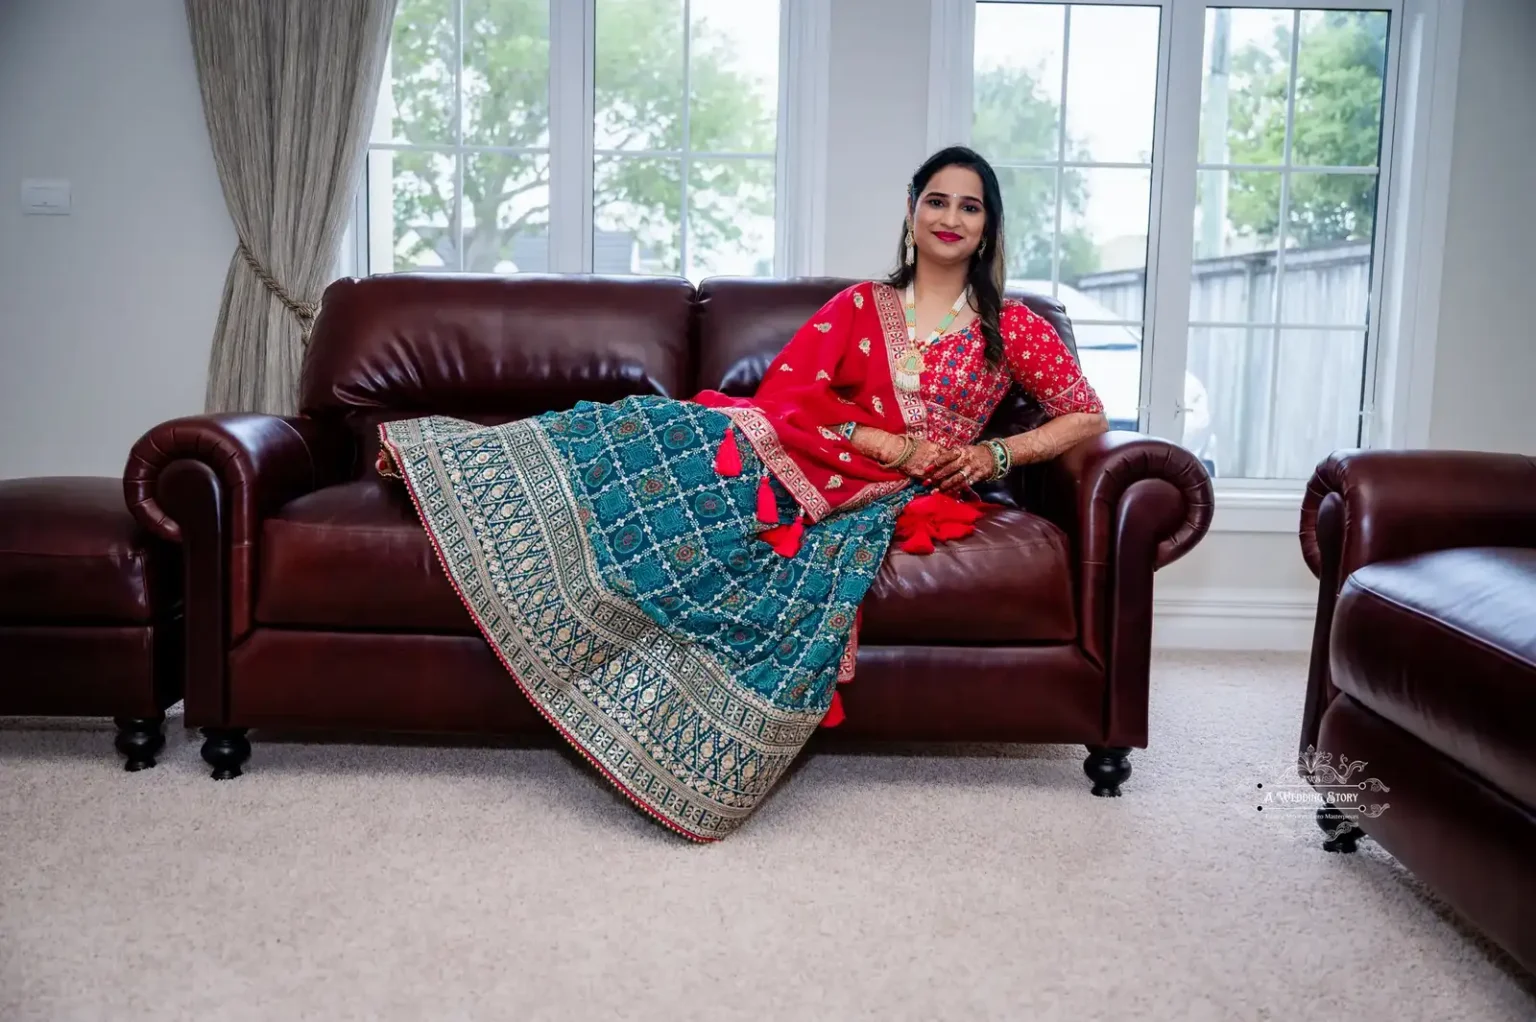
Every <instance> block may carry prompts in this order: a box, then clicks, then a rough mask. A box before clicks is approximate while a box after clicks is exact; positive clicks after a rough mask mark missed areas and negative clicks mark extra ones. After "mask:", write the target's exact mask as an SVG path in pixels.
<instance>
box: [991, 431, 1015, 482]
mask: <svg viewBox="0 0 1536 1022" xmlns="http://www.w3.org/2000/svg"><path fill="white" fill-rule="evenodd" d="M986 446H987V450H989V451H991V452H992V462H993V464H994V465H995V466H996V470H995V471H994V472H993V473H992V478H993V479H1001V478H1002V477H1003V476H1005V475H1007V474H1008V470H1009V469H1010V468H1012V467H1013V454H1012V452H1010V451H1009V450H1008V445H1007V444H1005V443H1003V442H1002V441H1001V440H988V441H987V442H986Z"/></svg>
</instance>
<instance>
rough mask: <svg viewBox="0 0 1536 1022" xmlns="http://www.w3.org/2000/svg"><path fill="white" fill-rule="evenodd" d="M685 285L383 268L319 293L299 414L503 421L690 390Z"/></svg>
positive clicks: (689, 291) (689, 299)
mask: <svg viewBox="0 0 1536 1022" xmlns="http://www.w3.org/2000/svg"><path fill="white" fill-rule="evenodd" d="M693 297H694V291H693V286H692V285H691V284H689V283H688V282H687V281H686V280H683V279H681V278H675V277H667V278H651V277H594V276H546V275H531V274H524V275H518V276H492V275H484V276H481V275H461V274H440V273H414V274H388V275H382V276H377V277H368V278H365V279H360V280H359V279H353V278H348V279H342V280H338V281H336V282H335V283H333V284H332V285H331V286H330V287H329V288H327V289H326V292H325V298H324V302H323V303H322V307H321V312H320V316H319V318H318V320H317V321H316V323H315V327H314V331H313V333H312V335H311V337H310V341H309V346H308V350H307V351H306V353H305V359H304V366H303V370H302V372H301V375H300V381H299V409H300V411H301V413H303V414H305V415H311V416H315V417H317V418H321V417H333V416H338V415H339V416H343V417H346V418H348V419H352V420H354V421H355V422H356V423H357V424H359V425H361V424H363V423H364V422H366V423H367V424H368V425H369V426H371V425H372V423H374V422H378V421H382V420H385V419H391V418H401V417H406V416H415V415H453V416H457V417H461V418H465V419H470V420H472V421H478V422H482V423H493V422H506V421H510V420H512V419H518V418H523V417H526V416H529V415H536V414H539V413H540V412H546V411H555V410H560V409H564V408H569V407H571V406H572V405H574V404H575V403H576V402H577V401H580V400H590V401H617V400H619V399H620V398H624V397H628V396H630V395H635V394H664V395H669V396H673V397H678V396H687V395H688V394H689V393H690V390H689V378H690V369H689V361H690V354H689V328H690V319H691V313H692V308H693Z"/></svg>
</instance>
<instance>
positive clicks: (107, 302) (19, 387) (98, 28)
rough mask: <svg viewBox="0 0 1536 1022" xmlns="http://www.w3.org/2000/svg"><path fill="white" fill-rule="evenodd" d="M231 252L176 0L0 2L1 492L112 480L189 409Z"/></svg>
mask: <svg viewBox="0 0 1536 1022" xmlns="http://www.w3.org/2000/svg"><path fill="white" fill-rule="evenodd" d="M27 177H49V178H67V179H69V181H70V182H71V184H72V186H73V193H74V194H73V199H74V212H73V214H72V215H70V216H66V217H58V216H23V215H21V211H20V185H21V181H22V179H23V178H27ZM234 245H235V237H234V230H233V228H232V227H231V226H230V223H229V218H228V216H227V215H226V214H225V210H224V199H223V195H222V194H221V192H220V190H219V183H218V177H217V175H216V174H215V173H214V169H213V157H212V154H211V153H210V151H209V148H208V134H207V129H206V128H205V126H204V123H203V112H202V101H201V99H200V97H199V95H198V88H197V78H196V76H195V74H194V73H193V69H192V51H191V44H190V42H189V41H188V37H187V26H186V16H185V13H184V8H183V6H182V0H132V2H129V0H0V436H3V437H4V438H5V442H4V443H3V444H0V478H13V477H17V476H26V475H77V474H79V475H112V476H119V475H121V474H122V470H123V465H124V462H125V461H126V458H127V454H128V450H129V448H130V447H132V445H133V442H134V441H135V440H136V439H137V438H138V437H139V435H140V434H141V433H143V432H144V431H145V430H146V429H148V428H149V427H151V426H153V425H154V424H155V423H157V422H160V421H162V420H164V419H168V418H171V417H173V416H177V415H184V414H195V413H197V412H198V411H200V410H201V409H202V401H203V384H204V380H205V379H206V374H207V362H208V345H209V338H210V337H211V335H212V333H213V326H214V321H215V319H216V317H217V315H218V305H219V297H220V290H221V288H222V287H223V282H224V273H225V270H226V268H227V267H228V264H229V258H230V254H231V253H232V252H233V251H234Z"/></svg>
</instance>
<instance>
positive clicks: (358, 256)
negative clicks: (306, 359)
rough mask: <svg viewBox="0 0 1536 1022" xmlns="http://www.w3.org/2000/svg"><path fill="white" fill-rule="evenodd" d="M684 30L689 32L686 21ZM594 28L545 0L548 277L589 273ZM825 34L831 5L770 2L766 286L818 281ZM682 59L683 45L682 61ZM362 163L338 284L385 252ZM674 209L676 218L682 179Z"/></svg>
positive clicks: (378, 199) (579, 1) (814, 0)
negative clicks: (774, 106) (772, 141)
mask: <svg viewBox="0 0 1536 1022" xmlns="http://www.w3.org/2000/svg"><path fill="white" fill-rule="evenodd" d="M683 3H684V17H685V19H689V18H691V11H689V10H688V7H689V4H690V0H683ZM452 11H453V17H454V18H455V19H456V20H457V21H458V23H459V31H460V32H462V31H463V0H452ZM687 23H688V24H690V25H691V20H690V21H688V22H687ZM596 24H597V0H549V53H550V58H549V65H550V70H549V162H550V182H549V214H550V215H549V269H550V272H552V273H590V272H592V228H593V180H592V178H593V162H594V157H595V155H597V154H596V153H595V152H594V138H593V136H594V133H595V124H594V109H593V93H594V89H595V82H594V67H595V59H594V52H593V51H594V48H595V46H596ZM831 33H832V0H779V82H778V87H779V95H778V100H779V110H778V130H777V136H776V145H775V148H774V164H775V166H774V186H775V187H774V246H773V270H774V276H776V277H794V276H818V275H820V274H821V273H822V272H823V266H824V261H825V252H826V245H825V237H824V231H823V224H824V222H825V205H826V173H827V171H826V150H827V81H828V78H829V75H830V59H831V44H830V40H831ZM689 35H690V36H691V33H689ZM685 40H686V37H685ZM686 55H687V44H686V41H685V44H684V59H685V60H686ZM385 74H388V68H387V67H386V69H385ZM684 88H685V89H686V88H687V82H686V76H685V81H684ZM401 148H408V147H403V146H402V147H401ZM627 155H645V154H644V153H633V154H627ZM708 155H710V154H707V153H695V152H691V151H688V152H684V154H683V160H684V163H685V164H686V162H687V161H688V160H689V159H690V158H694V157H698V156H708ZM367 164H368V161H367V160H366V159H365V160H364V161H363V167H362V178H361V181H360V183H359V186H358V188H357V189H356V195H355V198H354V200H353V208H352V216H351V219H350V221H349V223H348V225H347V230H346V235H345V237H344V239H343V242H342V246H341V251H340V256H339V259H338V265H337V273H338V275H339V276H366V275H368V274H369V273H370V272H372V268H371V265H370V264H371V262H372V260H371V259H370V254H369V246H370V235H377V234H378V232H379V230H380V229H384V230H385V231H386V233H387V234H388V239H387V240H384V239H380V238H378V237H374V238H373V243H374V244H376V245H377V244H387V245H393V218H392V214H390V215H388V216H383V215H380V216H376V217H374V220H376V221H377V222H376V223H371V222H370V209H372V210H373V211H374V213H379V212H380V210H381V209H382V210H383V211H384V212H385V213H389V211H390V210H391V209H392V205H393V193H392V188H393V182H390V181H370V179H369V174H368V166H367ZM460 172H461V173H462V170H461V171H460ZM682 203H683V208H682V215H683V217H684V218H685V219H686V217H687V177H686V174H685V175H684V179H683V194H682ZM364 225H369V226H368V227H365V226H364ZM370 227H371V228H372V229H371V230H370V229H369V228H370Z"/></svg>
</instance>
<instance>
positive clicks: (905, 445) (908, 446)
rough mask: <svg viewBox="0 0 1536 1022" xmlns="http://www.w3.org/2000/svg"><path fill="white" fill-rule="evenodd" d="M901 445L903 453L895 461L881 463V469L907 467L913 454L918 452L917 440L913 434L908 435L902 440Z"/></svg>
mask: <svg viewBox="0 0 1536 1022" xmlns="http://www.w3.org/2000/svg"><path fill="white" fill-rule="evenodd" d="M901 444H902V447H901V453H900V454H898V455H897V456H896V459H895V460H894V461H883V462H881V463H880V467H881V468H885V469H893V468H900V467H901V466H903V465H905V464H906V463H907V461H908V460H910V459H911V457H912V453H913V452H914V451H916V450H917V440H916V439H915V438H914V437H913V436H912V435H911V434H907V435H906V436H903V437H902V438H901Z"/></svg>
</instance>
